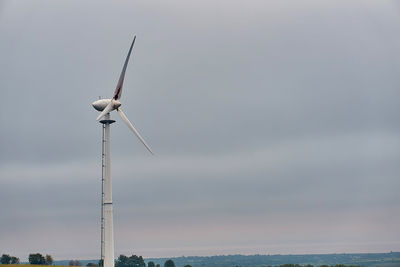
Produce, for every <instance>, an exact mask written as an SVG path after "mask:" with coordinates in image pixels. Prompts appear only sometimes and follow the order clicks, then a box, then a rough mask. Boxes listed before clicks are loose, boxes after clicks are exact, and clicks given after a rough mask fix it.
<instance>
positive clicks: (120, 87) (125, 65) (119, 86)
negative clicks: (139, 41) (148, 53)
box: [113, 35, 136, 100]
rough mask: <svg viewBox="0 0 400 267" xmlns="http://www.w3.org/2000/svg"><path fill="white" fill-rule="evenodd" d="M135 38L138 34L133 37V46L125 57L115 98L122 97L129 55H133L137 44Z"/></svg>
mask: <svg viewBox="0 0 400 267" xmlns="http://www.w3.org/2000/svg"><path fill="white" fill-rule="evenodd" d="M135 40H136V35H135V37H134V38H133V41H132V44H131V47H130V48H129V52H128V55H127V56H126V59H125V64H124V67H123V68H122V71H121V75H120V76H119V80H118V84H117V87H116V88H115V91H114V96H113V98H114V99H115V100H118V99H119V98H120V97H121V93H122V86H123V85H124V78H125V71H126V67H127V66H128V62H129V57H130V56H131V52H132V48H133V45H134V44H135Z"/></svg>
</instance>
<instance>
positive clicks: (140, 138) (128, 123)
mask: <svg viewBox="0 0 400 267" xmlns="http://www.w3.org/2000/svg"><path fill="white" fill-rule="evenodd" d="M117 111H118V114H119V115H120V116H121V118H122V119H123V120H124V121H125V123H126V125H128V127H129V128H130V129H131V130H132V132H133V133H134V134H136V136H137V137H138V138H139V140H140V141H142V143H143V145H144V146H145V147H146V148H147V150H148V151H149V152H150V153H151V154H153V155H154V153H153V151H151V149H150V147H149V146H148V145H147V144H146V141H144V139H143V138H142V137H141V136H140V134H139V132H138V131H136V129H135V127H133V125H132V123H131V122H130V121H129V120H128V118H127V117H126V116H125V114H124V113H123V112H122V110H121V109H120V108H117Z"/></svg>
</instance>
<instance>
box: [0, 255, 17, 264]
mask: <svg viewBox="0 0 400 267" xmlns="http://www.w3.org/2000/svg"><path fill="white" fill-rule="evenodd" d="M0 262H1V264H19V258H17V257H14V256H10V255H8V254H3V255H1V258H0Z"/></svg>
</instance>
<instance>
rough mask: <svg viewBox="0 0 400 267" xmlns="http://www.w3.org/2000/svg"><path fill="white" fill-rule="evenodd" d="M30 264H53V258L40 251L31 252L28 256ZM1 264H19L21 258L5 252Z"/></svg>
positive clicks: (0, 260)
mask: <svg viewBox="0 0 400 267" xmlns="http://www.w3.org/2000/svg"><path fill="white" fill-rule="evenodd" d="M28 260H29V263H30V264H39V265H52V264H53V258H52V257H51V256H50V255H48V254H47V255H46V256H43V255H42V254H40V253H33V254H29V257H28ZM0 262H1V264H19V263H20V262H19V258H17V257H14V256H10V255H8V254H3V255H2V256H1V258H0Z"/></svg>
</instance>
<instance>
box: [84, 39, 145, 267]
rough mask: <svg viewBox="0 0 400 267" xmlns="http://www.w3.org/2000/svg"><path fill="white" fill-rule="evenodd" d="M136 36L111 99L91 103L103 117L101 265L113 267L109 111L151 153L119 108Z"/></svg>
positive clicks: (111, 121)
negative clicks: (119, 119)
mask: <svg viewBox="0 0 400 267" xmlns="http://www.w3.org/2000/svg"><path fill="white" fill-rule="evenodd" d="M135 40H136V36H135V37H134V38H133V41H132V44H131V47H130V48H129V52H128V55H127V56H126V59H125V64H124V67H123V68H122V72H121V75H120V77H119V80H118V84H117V87H116V88H115V91H114V95H113V97H112V98H111V99H99V100H97V101H95V102H93V103H92V106H93V107H94V108H95V109H96V110H98V111H101V113H100V115H99V116H98V117H97V119H96V120H97V121H98V120H100V119H101V118H103V117H104V119H103V120H101V121H100V123H102V124H103V137H102V187H101V188H102V194H101V195H102V197H101V259H102V260H103V267H114V229H113V208H112V184H111V175H110V174H111V170H110V125H111V124H112V123H114V122H115V121H114V120H111V119H110V112H112V111H113V110H117V112H118V114H119V115H120V116H121V118H122V120H123V121H124V122H125V123H126V124H127V125H128V127H129V129H131V131H132V132H133V133H134V134H135V135H136V136H137V137H138V138H139V140H140V141H141V142H142V143H143V145H144V146H145V147H146V148H147V150H148V151H149V152H150V153H151V154H153V152H152V151H151V149H150V147H149V146H148V145H147V144H146V142H145V141H144V139H143V138H142V137H141V136H140V134H139V132H138V131H137V130H136V129H135V127H133V125H132V123H131V122H130V121H129V120H128V118H127V117H126V116H125V114H124V113H123V112H122V110H121V102H119V101H118V99H120V98H121V93H122V86H123V84H124V77H125V71H126V67H127V66H128V61H129V57H130V55H131V52H132V48H133V45H134V44H135Z"/></svg>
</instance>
